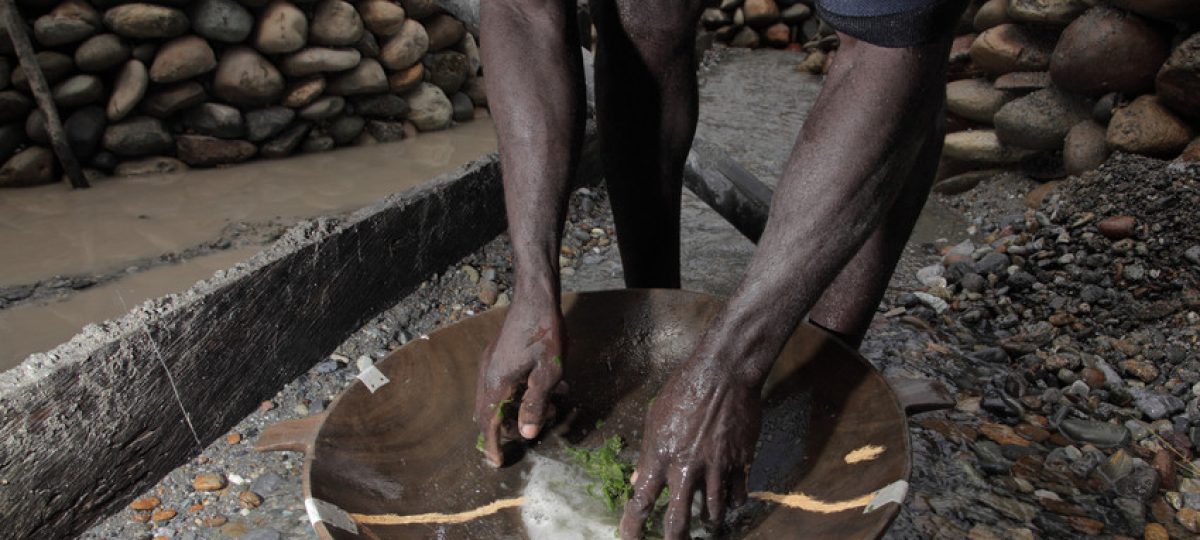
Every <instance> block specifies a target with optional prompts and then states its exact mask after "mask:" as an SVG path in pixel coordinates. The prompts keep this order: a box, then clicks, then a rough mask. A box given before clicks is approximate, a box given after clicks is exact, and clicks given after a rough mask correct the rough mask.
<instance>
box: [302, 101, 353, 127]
mask: <svg viewBox="0 0 1200 540" xmlns="http://www.w3.org/2000/svg"><path fill="white" fill-rule="evenodd" d="M344 108H346V99H345V98H343V97H341V96H326V97H323V98H320V99H317V100H316V101H314V102H312V104H311V105H309V106H307V107H305V108H303V109H301V110H300V118H303V119H305V120H312V121H315V122H319V121H321V120H328V119H330V118H333V117H335V116H337V115H339V114H341V113H342V109H344Z"/></svg>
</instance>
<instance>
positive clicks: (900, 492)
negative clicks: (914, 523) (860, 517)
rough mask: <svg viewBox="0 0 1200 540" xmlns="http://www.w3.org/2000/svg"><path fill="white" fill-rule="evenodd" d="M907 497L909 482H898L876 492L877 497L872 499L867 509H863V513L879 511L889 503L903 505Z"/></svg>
mask: <svg viewBox="0 0 1200 540" xmlns="http://www.w3.org/2000/svg"><path fill="white" fill-rule="evenodd" d="M905 495H908V481H907V480H896V481H895V482H892V483H890V484H888V485H886V486H884V487H883V489H880V490H879V491H876V492H875V496H874V497H871V502H869V503H867V507H866V508H864V509H863V513H864V514H866V513H868V512H873V511H875V510H878V509H879V508H881V507H882V506H883V505H885V504H887V503H896V504H900V503H903V502H904V497H905Z"/></svg>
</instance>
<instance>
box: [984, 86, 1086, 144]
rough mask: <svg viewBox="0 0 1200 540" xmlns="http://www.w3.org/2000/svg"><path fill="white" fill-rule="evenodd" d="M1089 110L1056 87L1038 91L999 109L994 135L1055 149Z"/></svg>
mask: <svg viewBox="0 0 1200 540" xmlns="http://www.w3.org/2000/svg"><path fill="white" fill-rule="evenodd" d="M1091 109H1092V108H1091V105H1090V104H1089V103H1087V102H1086V101H1084V100H1082V99H1079V98H1077V97H1075V96H1072V95H1069V94H1067V93H1065V92H1063V91H1061V90H1058V89H1057V88H1046V89H1043V90H1038V91H1036V92H1033V93H1031V94H1029V95H1027V96H1023V97H1020V98H1017V99H1014V100H1012V101H1011V102H1009V103H1008V104H1006V105H1004V106H1003V107H1001V108H1000V110H999V111H998V112H997V113H996V115H995V118H994V123H995V125H996V136H997V138H999V139H1000V141H1001V142H1002V143H1004V144H1007V145H1011V146H1018V147H1022V148H1032V149H1038V150H1057V149H1059V148H1062V146H1063V139H1064V138H1065V137H1066V135H1067V132H1068V131H1070V129H1071V127H1072V126H1074V125H1075V124H1077V123H1079V122H1081V121H1083V120H1086V119H1088V118H1089V117H1090V116H1091Z"/></svg>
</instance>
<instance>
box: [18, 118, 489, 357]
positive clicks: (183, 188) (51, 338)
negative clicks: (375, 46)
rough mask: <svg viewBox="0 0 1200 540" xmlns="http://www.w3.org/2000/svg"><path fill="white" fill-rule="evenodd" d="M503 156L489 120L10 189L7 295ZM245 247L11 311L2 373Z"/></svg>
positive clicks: (354, 203) (248, 250) (356, 201)
mask: <svg viewBox="0 0 1200 540" xmlns="http://www.w3.org/2000/svg"><path fill="white" fill-rule="evenodd" d="M495 149H496V142H495V135H494V133H493V129H492V123H491V121H490V120H488V119H486V118H485V119H480V120H476V121H473V122H469V123H465V124H461V125H459V126H456V127H454V128H453V129H450V130H447V131H441V132H437V133H428V134H422V135H420V136H418V137H416V138H414V139H410V140H405V141H400V142H396V143H391V144H379V145H375V146H366V147H356V148H346V149H339V150H336V151H333V152H326V153H320V154H309V155H301V156H296V157H293V158H289V159H285V160H274V161H270V160H264V161H257V162H253V163H248V164H243V165H238V166H235V167H230V168H224V169H205V170H194V171H188V172H185V173H182V174H175V175H156V176H143V177H125V178H114V179H107V180H102V181H99V182H96V183H95V185H94V187H93V188H92V189H88V190H78V191H76V190H71V189H70V188H69V187H67V186H65V185H60V184H55V185H48V186H39V187H34V188H27V189H10V190H4V191H0V253H4V254H5V255H4V256H3V257H0V287H4V286H13V285H26V284H33V283H36V282H39V281H42V280H46V279H49V278H52V277H54V276H61V275H81V274H83V275H106V274H111V273H114V272H121V271H122V270H124V269H125V268H128V267H129V266H131V265H135V264H137V263H139V262H144V261H146V260H147V259H152V258H156V257H159V256H162V255H163V254H170V253H181V252H184V251H185V250H188V249H189V248H194V247H196V246H200V245H204V244H207V243H211V242H213V241H215V240H217V239H218V238H220V237H221V236H222V234H223V231H224V230H226V228H227V227H229V226H230V225H234V224H239V223H249V224H260V223H268V222H271V223H276V224H284V225H286V224H290V223H293V222H296V221H298V220H300V219H304V218H309V217H314V216H319V215H328V214H336V213H341V212H346V211H350V210H354V209H357V208H360V207H363V206H366V205H368V204H370V203H372V202H374V201H376V200H378V199H380V198H382V197H384V196H386V195H389V194H391V193H395V192H397V191H402V190H405V189H408V188H411V187H413V186H416V185H418V184H420V183H422V182H424V181H427V180H429V179H431V178H433V177H435V176H437V175H439V174H442V173H445V172H448V171H450V170H453V169H455V168H457V167H458V166H460V165H462V164H464V163H467V162H469V161H471V160H473V159H476V158H478V157H480V156H482V155H484V154H487V153H489V152H493V151H495ZM260 247H261V246H245V247H237V248H234V249H229V250H224V251H218V252H214V253H208V254H205V255H202V256H198V257H192V258H189V259H187V260H185V261H183V262H181V263H178V264H174V265H161V266H154V267H152V268H149V269H148V270H145V271H142V272H137V273H131V274H128V275H125V276H122V277H121V278H120V279H117V280H113V281H108V282H106V283H104V284H101V285H97V286H94V287H91V288H89V289H85V290H83V291H80V292H76V293H73V294H70V295H67V296H66V298H65V299H59V300H56V301H52V302H49V303H31V304H24V305H18V306H15V307H11V308H8V309H3V310H0V370H3V369H8V368H10V367H12V366H14V365H16V364H17V363H19V362H20V361H21V360H23V359H24V358H25V357H26V356H28V355H29V354H31V353H34V352H39V351H44V350H47V349H49V348H52V347H53V346H55V345H57V344H59V343H62V342H63V341H66V340H67V339H69V338H70V337H71V336H73V335H74V334H75V333H77V332H78V331H79V330H80V329H81V328H82V327H83V326H84V325H86V324H88V323H93V322H100V321H103V320H106V319H110V318H113V317H117V316H120V315H121V314H123V313H125V312H126V311H128V310H129V308H131V307H133V306H134V305H137V304H139V303H141V302H143V301H145V300H147V299H150V298H156V297H159V296H162V295H164V294H169V293H173V292H180V291H183V290H185V289H187V288H188V287H189V286H191V285H192V284H193V283H195V282H196V281H199V280H201V279H205V278H207V277H209V276H211V275H212V274H213V272H215V271H216V270H220V269H223V268H228V267H230V266H233V265H234V264H236V263H237V262H240V261H242V260H244V259H246V258H249V257H250V256H251V255H253V254H254V253H256V252H257V251H258V249H259V248H260Z"/></svg>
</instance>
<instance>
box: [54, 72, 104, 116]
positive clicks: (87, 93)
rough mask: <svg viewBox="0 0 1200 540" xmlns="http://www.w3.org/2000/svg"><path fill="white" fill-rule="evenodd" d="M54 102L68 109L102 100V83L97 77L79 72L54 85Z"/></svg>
mask: <svg viewBox="0 0 1200 540" xmlns="http://www.w3.org/2000/svg"><path fill="white" fill-rule="evenodd" d="M53 94H54V103H55V104H56V105H58V106H59V107H65V108H68V109H71V108H75V107H82V106H84V105H90V104H92V103H99V102H101V101H103V100H104V83H103V82H102V81H101V80H100V78H99V77H97V76H95V75H89V74H79V75H76V76H74V77H71V78H69V79H67V80H65V81H63V82H61V83H58V84H57V85H55V86H54V90H53Z"/></svg>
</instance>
